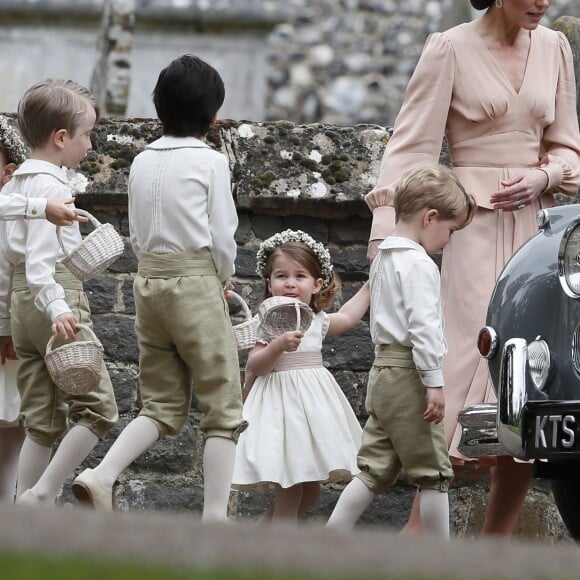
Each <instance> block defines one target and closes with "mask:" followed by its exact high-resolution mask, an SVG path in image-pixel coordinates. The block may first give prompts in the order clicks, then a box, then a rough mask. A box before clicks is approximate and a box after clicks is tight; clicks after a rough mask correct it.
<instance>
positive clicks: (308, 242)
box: [256, 230, 332, 288]
mask: <svg viewBox="0 0 580 580" xmlns="http://www.w3.org/2000/svg"><path fill="white" fill-rule="evenodd" d="M288 242H299V243H301V244H304V245H305V246H307V247H308V248H310V249H311V250H312V252H313V253H314V255H315V256H316V258H317V259H318V262H319V264H320V273H321V276H322V287H323V288H326V287H327V286H328V284H329V283H330V275H331V274H332V263H331V261H330V252H329V251H328V250H327V249H326V248H325V247H324V246H323V245H322V244H321V243H320V242H317V241H315V240H314V239H313V238H312V237H310V236H309V235H308V234H307V233H306V232H303V231H302V230H285V231H283V232H280V233H278V234H274V235H273V236H272V237H270V238H268V239H267V240H264V241H263V242H262V243H261V244H260V248H259V249H258V254H257V255H256V261H257V264H256V273H257V274H258V276H260V277H261V278H265V277H266V268H267V266H268V258H269V257H270V254H271V253H272V252H273V251H274V250H275V249H276V248H277V247H278V246H281V245H282V244H287V243H288Z"/></svg>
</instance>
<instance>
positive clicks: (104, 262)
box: [56, 209, 125, 282]
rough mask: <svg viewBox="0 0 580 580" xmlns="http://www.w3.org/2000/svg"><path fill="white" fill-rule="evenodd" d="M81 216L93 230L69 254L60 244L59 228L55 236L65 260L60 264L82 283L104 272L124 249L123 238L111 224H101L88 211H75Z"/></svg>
mask: <svg viewBox="0 0 580 580" xmlns="http://www.w3.org/2000/svg"><path fill="white" fill-rule="evenodd" d="M75 211H76V212H77V213H78V214H79V215H82V216H86V217H88V218H89V221H90V222H91V223H92V224H93V225H94V226H95V229H94V230H93V231H92V232H91V233H90V234H89V235H88V236H86V237H85V238H84V239H83V241H82V242H81V243H80V244H79V245H78V246H77V247H76V248H75V249H74V250H73V251H72V252H71V253H70V254H67V251H66V249H65V247H64V245H63V243H62V238H61V233H60V228H56V235H57V237H58V242H59V244H60V247H61V248H62V251H63V252H64V254H65V258H64V259H63V261H62V263H63V264H64V265H65V266H66V267H67V268H68V269H69V271H70V272H71V273H72V274H73V275H74V276H76V277H77V278H78V279H79V280H81V281H82V282H84V281H86V280H89V279H90V278H93V277H95V276H97V275H98V274H100V273H101V272H103V271H104V270H106V269H107V268H108V267H109V266H110V265H111V264H112V263H113V262H114V261H115V260H116V259H117V258H118V257H119V256H120V255H121V254H122V253H123V250H124V249H125V245H124V244H123V238H121V236H120V235H119V234H118V233H117V232H116V231H115V228H114V227H113V225H112V224H102V223H101V222H100V221H99V220H98V219H97V218H95V217H94V216H93V215H91V214H90V213H89V212H88V211H85V210H82V209H75Z"/></svg>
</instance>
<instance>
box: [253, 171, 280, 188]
mask: <svg viewBox="0 0 580 580" xmlns="http://www.w3.org/2000/svg"><path fill="white" fill-rule="evenodd" d="M276 179H277V177H276V174H275V173H274V172H273V171H271V170H268V171H264V173H262V174H261V175H257V176H256V177H254V180H253V184H254V186H255V187H257V188H258V189H265V188H267V187H269V186H270V184H271V183H272V182H273V181H275V180H276Z"/></svg>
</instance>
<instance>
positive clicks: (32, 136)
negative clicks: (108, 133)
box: [18, 79, 99, 148]
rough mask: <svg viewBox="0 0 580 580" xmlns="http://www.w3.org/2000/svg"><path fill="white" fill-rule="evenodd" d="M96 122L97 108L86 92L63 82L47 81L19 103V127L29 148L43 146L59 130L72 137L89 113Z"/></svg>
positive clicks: (84, 89) (80, 86)
mask: <svg viewBox="0 0 580 580" xmlns="http://www.w3.org/2000/svg"><path fill="white" fill-rule="evenodd" d="M91 108H92V109H94V111H95V113H96V115H97V120H98V118H99V106H98V105H97V102H96V100H95V98H94V97H93V95H92V94H91V92H90V91H89V89H87V88H86V87H83V86H82V85H80V84H79V83H77V82H75V81H70V80H63V79H46V80H44V81H41V82H39V83H36V84H35V85H33V86H31V87H30V88H29V89H28V90H27V91H26V92H25V93H24V96H23V97H22V99H20V102H19V103H18V126H19V127H20V132H21V133H22V137H23V138H24V140H25V141H26V143H27V144H28V146H29V147H31V148H35V147H42V146H44V145H46V143H47V142H48V140H49V139H50V136H51V135H52V134H53V133H54V132H55V131H59V130H61V129H66V130H67V131H68V132H69V133H70V134H71V135H74V134H75V133H76V131H77V129H78V127H79V125H80V123H81V121H82V119H83V117H84V115H86V114H87V113H88V111H89V110H90V109H91Z"/></svg>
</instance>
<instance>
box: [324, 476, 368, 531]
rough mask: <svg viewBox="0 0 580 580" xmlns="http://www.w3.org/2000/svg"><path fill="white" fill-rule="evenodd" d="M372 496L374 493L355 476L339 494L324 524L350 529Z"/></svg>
mask: <svg viewBox="0 0 580 580" xmlns="http://www.w3.org/2000/svg"><path fill="white" fill-rule="evenodd" d="M374 498H375V494H374V493H373V492H372V491H371V490H370V489H369V488H368V487H367V486H366V485H365V484H364V483H363V482H362V481H361V480H360V479H359V478H358V477H355V478H354V479H353V480H352V481H351V482H350V483H349V484H348V485H347V486H346V487H345V489H344V491H343V492H342V493H341V494H340V497H339V498H338V502H337V503H336V506H335V508H334V511H333V512H332V514H331V515H330V518H329V520H328V523H327V524H326V526H327V527H328V528H335V529H343V530H351V529H352V528H353V527H354V525H355V524H356V521H357V520H358V519H359V518H360V516H361V515H362V513H363V512H364V511H365V509H366V508H367V507H368V506H369V504H370V503H371V502H372V501H373V499H374Z"/></svg>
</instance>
